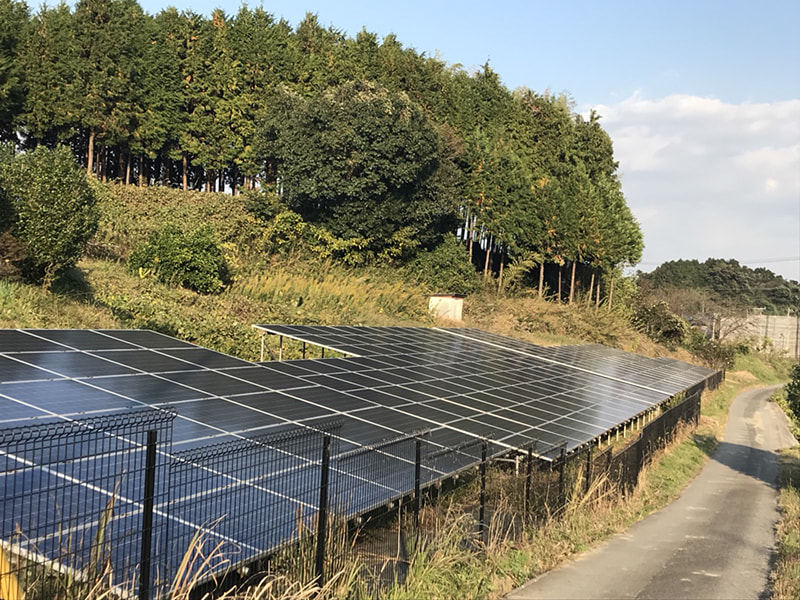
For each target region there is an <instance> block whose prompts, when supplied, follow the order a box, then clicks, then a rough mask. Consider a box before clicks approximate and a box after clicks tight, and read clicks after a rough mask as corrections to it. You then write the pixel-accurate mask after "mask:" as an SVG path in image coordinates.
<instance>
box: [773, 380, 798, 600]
mask: <svg viewBox="0 0 800 600" xmlns="http://www.w3.org/2000/svg"><path fill="white" fill-rule="evenodd" d="M773 399H774V400H775V401H777V402H778V404H779V405H780V406H781V408H782V409H783V411H784V412H785V413H786V415H787V416H788V417H789V422H790V424H791V429H792V433H793V434H794V436H795V437H796V438H798V439H800V422H798V420H797V418H796V417H794V415H793V414H792V411H791V410H790V409H789V406H788V405H787V403H786V393H785V392H784V391H783V390H779V391H778V392H776V393H775V394H774V396H773ZM778 461H779V463H780V475H779V481H778V483H779V485H780V495H779V497H778V506H779V507H780V511H781V516H780V520H779V521H778V526H777V528H776V547H777V552H776V556H775V562H774V564H773V568H772V574H771V579H772V581H771V583H772V597H773V598H775V600H794V599H796V598H800V447H795V448H784V449H782V450H781V451H780V455H779V457H778Z"/></svg>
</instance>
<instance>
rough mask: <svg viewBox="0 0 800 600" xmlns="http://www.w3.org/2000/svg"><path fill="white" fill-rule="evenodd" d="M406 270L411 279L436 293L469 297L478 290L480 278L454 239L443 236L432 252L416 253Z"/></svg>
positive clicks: (466, 253) (467, 254) (461, 246)
mask: <svg viewBox="0 0 800 600" xmlns="http://www.w3.org/2000/svg"><path fill="white" fill-rule="evenodd" d="M407 269H408V271H409V274H410V275H411V276H412V277H415V278H416V279H417V280H419V281H421V282H423V283H425V284H427V285H428V287H430V288H431V289H432V290H434V291H437V292H444V293H450V294H471V293H473V292H477V291H478V290H480V289H481V278H480V275H478V273H477V271H475V267H474V266H473V265H472V263H471V262H470V260H469V253H468V252H467V249H466V248H465V247H464V245H463V244H461V242H459V241H458V239H457V238H456V237H455V236H447V237H446V238H445V239H444V241H443V242H442V243H441V244H439V245H438V246H436V248H434V249H433V250H429V251H423V252H420V253H419V254H417V256H416V258H415V259H414V260H412V261H411V263H410V264H409V265H408V267H407Z"/></svg>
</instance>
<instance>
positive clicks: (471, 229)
mask: <svg viewBox="0 0 800 600" xmlns="http://www.w3.org/2000/svg"><path fill="white" fill-rule="evenodd" d="M467 236H469V237H468V239H469V262H472V238H474V237H475V219H474V217H471V218H469V219H468V222H467Z"/></svg>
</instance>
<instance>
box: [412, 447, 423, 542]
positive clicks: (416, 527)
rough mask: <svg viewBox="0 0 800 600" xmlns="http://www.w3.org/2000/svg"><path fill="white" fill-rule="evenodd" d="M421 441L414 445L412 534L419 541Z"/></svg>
mask: <svg viewBox="0 0 800 600" xmlns="http://www.w3.org/2000/svg"><path fill="white" fill-rule="evenodd" d="M421 473H422V440H421V439H419V438H417V439H416V440H415V444H414V534H415V536H416V537H417V541H419V511H420V508H422V498H421V494H422V476H421Z"/></svg>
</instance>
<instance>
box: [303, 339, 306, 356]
mask: <svg viewBox="0 0 800 600" xmlns="http://www.w3.org/2000/svg"><path fill="white" fill-rule="evenodd" d="M305 357H306V343H305V342H303V358H305Z"/></svg>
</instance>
